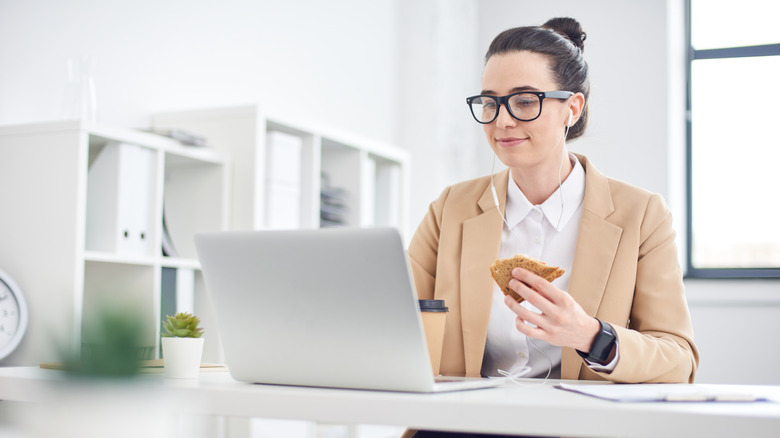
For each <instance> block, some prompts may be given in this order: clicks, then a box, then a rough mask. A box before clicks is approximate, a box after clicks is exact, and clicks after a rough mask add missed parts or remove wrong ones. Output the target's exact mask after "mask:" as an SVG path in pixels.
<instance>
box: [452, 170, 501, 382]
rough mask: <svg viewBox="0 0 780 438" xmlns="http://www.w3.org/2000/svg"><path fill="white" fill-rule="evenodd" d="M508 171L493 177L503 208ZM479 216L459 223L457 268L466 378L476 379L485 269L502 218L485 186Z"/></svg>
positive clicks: (486, 312) (487, 290)
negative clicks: (460, 246)
mask: <svg viewBox="0 0 780 438" xmlns="http://www.w3.org/2000/svg"><path fill="white" fill-rule="evenodd" d="M508 178H509V171H508V170H506V171H504V172H501V173H499V174H496V175H495V177H494V182H495V186H496V194H497V195H498V199H499V202H500V205H501V209H502V210H503V209H504V208H505V204H504V202H505V200H506V186H507V181H508ZM478 204H479V207H480V208H481V209H482V214H480V215H478V216H475V217H473V218H471V219H468V220H466V221H464V222H463V231H462V233H463V235H462V242H463V248H466V249H467V250H464V251H462V252H461V269H460V284H461V287H460V300H461V307H462V309H461V324H462V328H463V353H464V356H465V361H466V363H465V365H466V375H467V376H479V374H480V372H481V371H482V356H483V354H484V352H485V340H486V338H487V328H488V321H489V320H490V308H491V304H492V297H493V279H492V278H491V276H490V271H489V270H488V267H489V266H490V265H491V264H492V263H493V261H495V259H496V257H497V256H498V253H499V248H500V246H501V230H502V228H503V227H502V226H501V224H502V219H501V216H500V215H499V214H498V210H497V209H496V206H495V203H494V201H493V194H492V192H491V190H490V187H488V188H487V189H486V190H485V191H484V192H483V193H482V196H481V197H480V199H479V201H478Z"/></svg>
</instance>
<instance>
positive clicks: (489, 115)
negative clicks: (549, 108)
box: [471, 93, 542, 123]
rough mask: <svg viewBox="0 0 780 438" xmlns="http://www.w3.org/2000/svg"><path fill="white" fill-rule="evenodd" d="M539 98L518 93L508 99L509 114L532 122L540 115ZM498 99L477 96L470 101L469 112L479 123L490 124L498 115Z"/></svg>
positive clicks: (529, 94) (530, 94)
mask: <svg viewBox="0 0 780 438" xmlns="http://www.w3.org/2000/svg"><path fill="white" fill-rule="evenodd" d="M541 102H542V101H541V98H540V97H539V96H538V95H536V94H533V93H518V94H514V95H512V96H511V97H510V98H509V101H508V102H507V103H508V105H507V106H508V107H509V112H510V113H511V114H512V115H513V116H514V117H515V118H516V119H520V120H533V119H535V118H537V117H539V114H541V109H542V104H541ZM498 108H499V105H498V99H497V98H495V97H492V96H477V97H475V98H474V99H473V100H472V101H471V112H472V113H473V114H474V117H475V118H476V119H477V120H478V121H480V122H481V123H490V122H492V121H493V119H495V118H496V114H497V113H498Z"/></svg>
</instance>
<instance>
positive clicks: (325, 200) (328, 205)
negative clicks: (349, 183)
mask: <svg viewBox="0 0 780 438" xmlns="http://www.w3.org/2000/svg"><path fill="white" fill-rule="evenodd" d="M321 186H322V188H321V191H320V226H321V227H340V226H345V225H347V223H348V221H347V215H348V213H349V194H348V193H347V191H346V190H344V189H341V188H338V187H331V185H330V177H329V176H328V174H326V173H324V172H323V174H322V183H321Z"/></svg>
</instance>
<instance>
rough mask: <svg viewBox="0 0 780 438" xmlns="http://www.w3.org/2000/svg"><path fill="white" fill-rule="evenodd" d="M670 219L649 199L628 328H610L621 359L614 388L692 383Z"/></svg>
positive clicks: (656, 199)
mask: <svg viewBox="0 0 780 438" xmlns="http://www.w3.org/2000/svg"><path fill="white" fill-rule="evenodd" d="M674 238H675V233H674V230H673V228H672V215H671V212H670V211H669V209H668V207H667V206H666V204H665V203H664V201H663V199H662V198H661V197H660V196H659V195H657V194H656V195H652V196H651V197H650V198H649V201H648V204H647V208H646V210H645V215H644V218H643V219H642V223H641V225H640V230H639V251H638V255H637V265H636V283H635V290H634V291H633V292H634V299H633V305H632V307H631V313H630V318H629V320H628V325H627V327H619V326H616V325H614V324H613V327H614V329H615V332H616V334H617V338H618V346H619V347H618V348H619V349H620V359H619V361H618V363H617V365H616V367H615V369H614V370H613V371H612V372H611V373H609V374H604V373H599V374H600V375H601V376H602V377H604V378H606V379H608V380H611V381H614V382H693V379H694V376H695V374H696V369H697V367H698V363H699V354H698V351H697V349H696V345H695V344H694V341H693V326H692V324H691V318H690V313H689V310H688V303H687V301H686V298H685V288H684V285H683V281H682V270H681V269H680V265H679V262H678V259H677V249H676V245H675V242H674Z"/></svg>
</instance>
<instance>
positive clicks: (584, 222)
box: [561, 155, 623, 379]
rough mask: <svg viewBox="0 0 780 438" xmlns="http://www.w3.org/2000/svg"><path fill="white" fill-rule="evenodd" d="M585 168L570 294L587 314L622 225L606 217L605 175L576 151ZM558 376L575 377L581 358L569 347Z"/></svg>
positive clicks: (592, 311)
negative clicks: (581, 207)
mask: <svg viewBox="0 0 780 438" xmlns="http://www.w3.org/2000/svg"><path fill="white" fill-rule="evenodd" d="M577 159H579V160H580V163H582V165H583V167H584V168H585V199H584V201H583V202H584V205H583V211H582V219H581V220H580V229H579V234H578V237H577V249H576V250H575V254H574V266H572V273H571V279H570V280H569V294H570V295H571V296H572V297H573V298H574V299H575V300H576V301H577V302H578V303H579V304H580V306H582V308H583V310H585V312H586V313H587V314H588V315H591V316H595V315H596V312H597V311H598V308H599V305H600V304H601V299H602V297H603V295H604V290H605V288H606V286H607V281H608V280H609V276H610V273H611V270H612V263H613V261H614V259H615V255H616V253H617V248H618V244H619V243H620V236H621V235H622V233H623V229H622V228H621V227H619V226H617V225H615V224H613V223H610V222H608V221H607V220H606V217H607V216H609V215H610V214H611V213H612V212H613V211H614V206H613V205H612V196H611V193H610V189H609V181H608V180H607V178H606V177H605V176H604V175H603V174H601V173H600V172H599V171H598V170H596V169H595V168H594V167H593V166H592V165H591V164H590V163H589V162H588V160H587V158H585V157H583V156H580V155H577ZM561 366H562V369H561V376H562V378H564V379H576V378H577V376H579V373H580V368H581V367H582V361H581V360H580V358H579V356H578V355H577V353H576V352H575V351H574V350H573V349H571V348H564V349H563V358H562V364H561Z"/></svg>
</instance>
